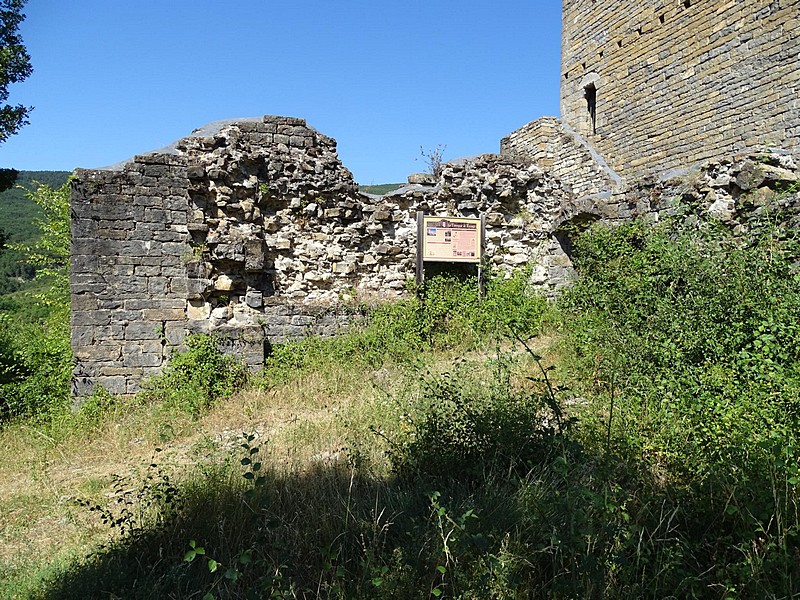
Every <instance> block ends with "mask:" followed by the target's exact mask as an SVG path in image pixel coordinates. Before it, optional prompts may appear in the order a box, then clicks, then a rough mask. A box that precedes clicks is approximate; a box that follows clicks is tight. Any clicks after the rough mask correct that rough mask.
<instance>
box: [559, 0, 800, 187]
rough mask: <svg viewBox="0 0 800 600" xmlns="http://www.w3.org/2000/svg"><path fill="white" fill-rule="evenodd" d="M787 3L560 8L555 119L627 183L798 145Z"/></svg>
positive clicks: (793, 19) (584, 3)
mask: <svg viewBox="0 0 800 600" xmlns="http://www.w3.org/2000/svg"><path fill="white" fill-rule="evenodd" d="M798 29H800V4H798V1H797V0H753V1H750V2H733V1H728V2H711V1H708V0H646V1H643V2H636V3H631V2H619V1H616V2H595V0H565V1H564V3H563V35H562V72H561V118H562V120H563V121H564V122H565V123H567V124H569V125H570V126H571V127H572V128H573V129H575V130H576V131H577V132H578V133H580V134H581V135H583V136H585V137H586V139H588V140H589V142H590V143H591V145H592V146H593V147H594V148H595V149H596V150H597V151H598V152H599V153H600V155H602V157H603V158H604V159H605V160H606V161H607V162H608V164H609V165H611V167H612V168H613V169H614V171H616V172H617V173H619V174H620V175H621V176H622V177H623V178H624V179H625V180H626V181H629V182H632V181H635V180H637V179H641V178H643V177H645V176H648V175H658V174H660V173H662V172H665V171H667V170H670V169H674V168H678V167H689V166H691V165H693V164H696V163H698V164H699V163H702V162H705V161H708V160H712V159H714V158H717V157H720V156H728V155H734V154H737V153H742V152H744V151H745V150H747V149H750V150H760V149H763V148H767V147H776V148H783V149H785V150H789V151H792V152H795V153H797V152H798V146H800V102H798V96H797V94H798V90H800V63H799V62H798V56H800V36H798V35H796V32H797V31H798Z"/></svg>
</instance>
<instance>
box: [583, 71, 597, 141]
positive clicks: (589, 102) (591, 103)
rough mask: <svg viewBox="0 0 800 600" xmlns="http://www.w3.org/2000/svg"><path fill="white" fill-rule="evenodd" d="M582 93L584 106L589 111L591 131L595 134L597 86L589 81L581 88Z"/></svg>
mask: <svg viewBox="0 0 800 600" xmlns="http://www.w3.org/2000/svg"><path fill="white" fill-rule="evenodd" d="M583 94H584V96H585V97H586V108H587V110H588V111H589V122H590V123H591V131H592V133H593V134H595V133H597V88H596V87H595V85H594V84H593V83H590V84H589V85H587V86H586V87H585V88H583Z"/></svg>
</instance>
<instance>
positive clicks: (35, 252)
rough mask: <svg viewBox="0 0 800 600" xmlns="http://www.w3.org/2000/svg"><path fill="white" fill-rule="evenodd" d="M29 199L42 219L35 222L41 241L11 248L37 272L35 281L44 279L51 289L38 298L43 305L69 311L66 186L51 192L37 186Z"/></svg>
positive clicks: (66, 184)
mask: <svg viewBox="0 0 800 600" xmlns="http://www.w3.org/2000/svg"><path fill="white" fill-rule="evenodd" d="M28 197H29V198H30V199H31V200H33V201H34V202H36V204H38V205H39V208H40V209H41V211H42V217H41V218H40V219H39V220H38V221H37V225H38V227H39V229H40V230H41V237H39V238H38V239H37V240H36V241H34V242H33V243H31V244H28V245H17V246H12V247H13V248H15V249H17V250H19V251H21V252H24V253H25V255H26V256H27V257H28V258H27V262H28V264H30V265H32V266H33V267H35V268H36V278H37V279H40V278H46V279H47V280H48V281H49V282H50V283H51V287H50V288H49V289H48V291H47V292H45V293H44V294H42V295H41V296H40V298H39V299H40V300H42V301H43V302H44V303H45V304H47V305H49V306H51V307H53V308H55V309H61V310H63V311H64V312H66V311H68V309H69V256H70V243H71V233H70V219H69V197H70V195H69V182H67V183H65V184H64V185H62V186H61V187H58V188H53V187H50V186H49V185H47V184H39V187H38V188H37V189H36V191H34V192H31V193H29V194H28Z"/></svg>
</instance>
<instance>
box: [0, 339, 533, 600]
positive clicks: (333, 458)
mask: <svg viewBox="0 0 800 600" xmlns="http://www.w3.org/2000/svg"><path fill="white" fill-rule="evenodd" d="M542 345H543V343H542V342H539V343H537V348H541V347H542ZM496 350H501V351H503V352H505V353H508V351H509V348H508V347H504V348H502V349H499V348H498V349H496ZM515 352H517V353H518V355H519V354H523V352H522V351H521V350H519V348H516V350H515ZM493 356H495V352H492V351H483V352H480V353H474V354H472V355H470V357H469V358H470V360H472V361H475V362H476V364H481V363H483V364H486V363H488V362H489V361H490V360H491V359H492V357H493ZM453 362H454V357H452V356H445V355H442V356H438V357H437V358H435V359H431V360H430V361H429V362H427V363H426V364H425V371H428V372H441V371H445V370H448V369H451V368H452V365H453ZM419 376H420V373H416V372H414V371H413V370H411V369H409V368H408V367H405V368H403V369H400V368H395V367H393V366H391V365H387V366H384V367H383V368H381V369H378V370H375V371H372V372H364V371H363V370H362V369H361V368H358V367H356V366H353V367H347V366H343V365H341V364H339V365H330V366H322V367H320V368H319V369H317V370H308V371H303V372H300V373H298V374H296V376H295V377H294V378H292V379H291V380H289V381H287V382H283V383H279V384H275V385H272V386H267V385H263V386H260V387H259V388H252V389H249V390H247V391H243V392H240V393H238V394H236V395H234V396H233V397H232V398H230V399H228V400H227V401H225V402H223V403H220V404H219V405H217V406H215V407H214V408H212V409H211V410H209V411H208V412H207V413H205V414H204V415H203V416H202V417H201V418H192V417H190V416H188V415H185V414H180V413H176V412H166V411H165V410H164V409H163V407H159V406H156V405H142V404H138V403H136V402H129V403H123V404H119V405H116V406H115V407H114V409H113V410H112V411H110V413H109V414H108V415H107V416H106V418H105V419H104V420H103V421H102V422H101V423H100V424H96V425H94V426H86V425H85V424H83V425H82V424H80V423H77V424H76V423H75V422H74V421H70V420H67V421H66V422H64V423H63V424H62V425H61V426H58V425H56V426H51V427H50V428H49V429H47V430H43V429H37V428H35V427H33V426H31V425H29V424H25V423H12V424H8V425H6V426H4V427H3V428H2V429H0V571H3V572H6V573H10V574H12V576H14V577H16V578H17V579H19V578H21V577H25V576H26V575H25V574H26V573H28V572H35V571H36V570H37V569H41V568H42V566H44V565H46V564H52V563H53V562H54V561H57V560H58V559H59V558H61V559H63V560H69V557H70V556H82V555H86V554H87V552H88V551H89V550H90V549H91V548H93V547H96V546H97V545H98V544H99V543H102V542H104V541H106V540H108V538H109V535H110V532H109V529H108V527H106V526H103V525H102V524H101V523H100V520H99V518H98V516H97V515H96V514H93V513H91V512H89V511H88V510H87V508H86V507H85V506H82V505H80V504H79V500H83V501H88V502H91V503H97V504H100V505H107V504H108V503H109V500H110V499H112V498H113V494H114V487H113V486H114V482H115V476H123V477H130V478H131V479H132V480H133V479H135V478H136V477H137V476H138V477H140V476H141V474H142V472H143V469H145V468H146V465H148V464H150V462H152V461H153V460H155V461H157V462H158V464H159V465H160V466H163V467H164V468H165V470H166V471H168V472H169V474H170V476H171V477H172V478H173V479H174V480H179V479H181V478H182V477H183V476H187V475H188V474H190V473H191V472H192V470H193V469H196V466H197V465H198V463H205V464H208V463H211V464H213V463H214V462H222V461H226V460H228V461H229V460H231V456H235V455H236V454H237V452H236V451H237V449H238V446H239V444H240V443H241V442H242V434H243V433H255V434H257V436H258V443H259V445H260V446H261V449H262V453H261V457H262V460H265V461H267V462H268V463H269V464H270V466H271V467H272V468H273V469H278V470H282V469H285V470H286V471H290V472H303V471H306V470H308V469H313V468H315V467H316V466H322V465H330V464H334V463H341V462H344V461H346V460H347V453H346V452H344V451H343V450H344V449H345V448H346V447H347V446H348V444H351V443H352V442H353V440H354V439H355V440H359V442H358V443H359V444H361V445H362V446H363V447H362V448H361V449H360V450H361V452H362V453H364V452H365V453H366V454H368V455H371V456H369V457H368V459H369V460H370V461H371V462H374V463H376V464H377V463H380V462H381V461H383V458H384V457H383V454H382V450H383V448H382V447H381V445H380V444H379V443H378V440H376V439H375V436H373V435H371V434H370V433H369V428H370V427H371V426H373V425H376V424H380V421H381V419H391V418H393V417H392V415H397V414H399V411H398V404H397V398H398V397H401V396H403V395H404V394H406V395H407V394H409V393H413V392H410V391H409V390H411V389H412V388H413V387H414V386H415V385H417V384H418V378H419ZM365 440H366V441H365ZM370 440H372V441H370ZM155 456H157V458H154V457H155ZM1 593H2V585H1V584H0V594H1Z"/></svg>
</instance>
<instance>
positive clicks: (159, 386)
mask: <svg viewBox="0 0 800 600" xmlns="http://www.w3.org/2000/svg"><path fill="white" fill-rule="evenodd" d="M186 346H187V349H186V351H185V352H179V353H177V354H176V355H175V356H173V357H172V359H171V360H170V362H169V364H168V365H167V367H166V368H165V369H164V372H163V374H161V375H159V376H156V377H152V378H151V379H149V380H147V381H146V382H144V383H143V384H142V391H141V392H140V397H141V398H142V399H144V400H148V401H152V402H162V403H163V404H164V405H165V406H167V407H173V408H177V409H179V410H182V411H185V412H187V413H190V414H199V413H200V412H202V411H203V410H205V409H207V408H208V407H209V406H211V405H212V404H214V403H215V402H217V401H218V400H221V399H223V398H227V397H229V396H230V395H231V394H233V393H234V391H236V390H237V389H239V388H240V387H241V386H242V385H243V384H244V382H245V381H246V380H247V370H246V368H245V366H244V365H243V364H242V363H240V362H239V361H237V360H236V359H235V358H234V357H232V356H230V355H226V354H223V353H222V352H221V351H220V347H219V340H218V339H216V338H215V337H213V336H209V335H205V334H199V335H194V336H190V337H189V338H187V340H186Z"/></svg>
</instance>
